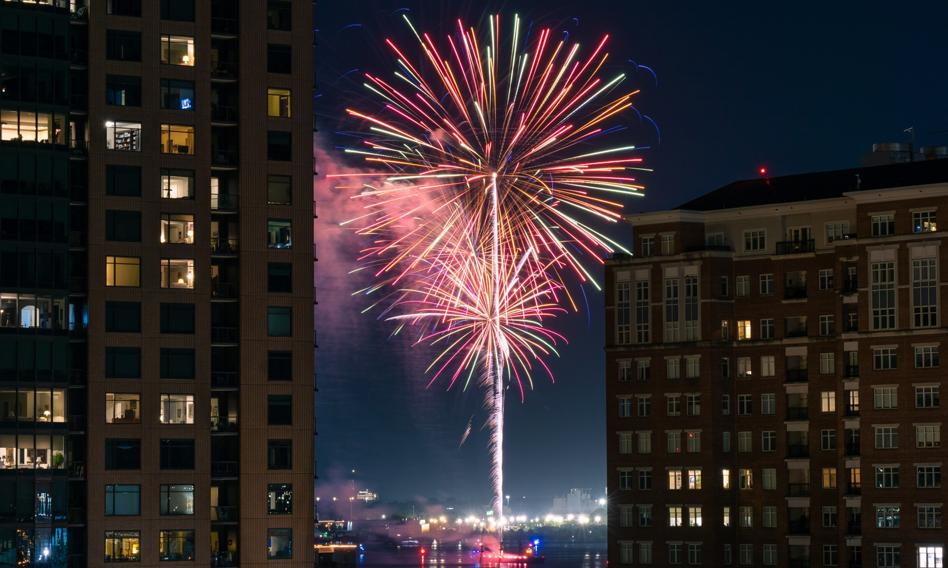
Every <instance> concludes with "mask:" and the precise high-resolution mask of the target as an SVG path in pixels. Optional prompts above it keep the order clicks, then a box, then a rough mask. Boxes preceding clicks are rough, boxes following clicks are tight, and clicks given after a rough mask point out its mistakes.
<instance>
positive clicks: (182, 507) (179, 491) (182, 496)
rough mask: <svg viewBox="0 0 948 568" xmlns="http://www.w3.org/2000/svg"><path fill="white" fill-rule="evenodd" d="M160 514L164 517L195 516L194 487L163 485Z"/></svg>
mask: <svg viewBox="0 0 948 568" xmlns="http://www.w3.org/2000/svg"><path fill="white" fill-rule="evenodd" d="M160 497H161V500H160V501H159V511H158V512H159V513H160V514H162V515H193V514H194V486H193V485H181V484H177V485H162V486H161V493H160Z"/></svg>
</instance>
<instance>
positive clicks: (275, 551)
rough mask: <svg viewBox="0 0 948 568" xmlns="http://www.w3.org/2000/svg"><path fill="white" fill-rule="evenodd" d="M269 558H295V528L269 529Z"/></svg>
mask: <svg viewBox="0 0 948 568" xmlns="http://www.w3.org/2000/svg"><path fill="white" fill-rule="evenodd" d="M267 558H269V559H270V560H285V559H288V558H293V529H267Z"/></svg>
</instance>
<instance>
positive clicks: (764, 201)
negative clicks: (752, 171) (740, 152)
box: [675, 158, 948, 211]
mask: <svg viewBox="0 0 948 568" xmlns="http://www.w3.org/2000/svg"><path fill="white" fill-rule="evenodd" d="M940 182H948V158H945V159H939V160H922V161H917V162H905V163H899V164H888V165H884V166H867V167H861V168H851V169H848V170H832V171H827V172H813V173H805V174H795V175H789V176H780V177H761V178H758V179H748V180H742V181H735V182H732V183H729V184H727V185H725V186H724V187H721V188H718V189H716V190H714V191H712V192H710V193H706V194H704V195H702V196H701V197H698V198H695V199H692V200H691V201H689V202H687V203H683V204H681V205H679V206H678V207H676V208H675V209H681V210H687V211H714V210H717V209H732V208H735V207H753V206H756V205H771V204H775V203H790V202H795V201H812V200H815V199H832V198H834V197H842V196H843V194H844V193H850V192H853V191H869V190H878V189H886V188H894V187H907V186H913V185H925V184H930V183H940Z"/></svg>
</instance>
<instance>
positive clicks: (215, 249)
mask: <svg viewBox="0 0 948 568" xmlns="http://www.w3.org/2000/svg"><path fill="white" fill-rule="evenodd" d="M239 250H240V249H239V247H238V241H237V238H236V237H229V238H224V237H211V254H212V255H228V256H229V255H236V254H237V252H238V251H239Z"/></svg>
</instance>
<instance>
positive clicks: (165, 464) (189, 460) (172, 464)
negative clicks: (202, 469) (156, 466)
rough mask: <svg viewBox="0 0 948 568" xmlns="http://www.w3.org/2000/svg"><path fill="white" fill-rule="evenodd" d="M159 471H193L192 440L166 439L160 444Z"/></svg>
mask: <svg viewBox="0 0 948 568" xmlns="http://www.w3.org/2000/svg"><path fill="white" fill-rule="evenodd" d="M160 446H161V447H160V454H159V457H160V461H161V464H160V466H161V469H194V440H193V439H190V438H182V439H167V438H162V440H161V442H160Z"/></svg>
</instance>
